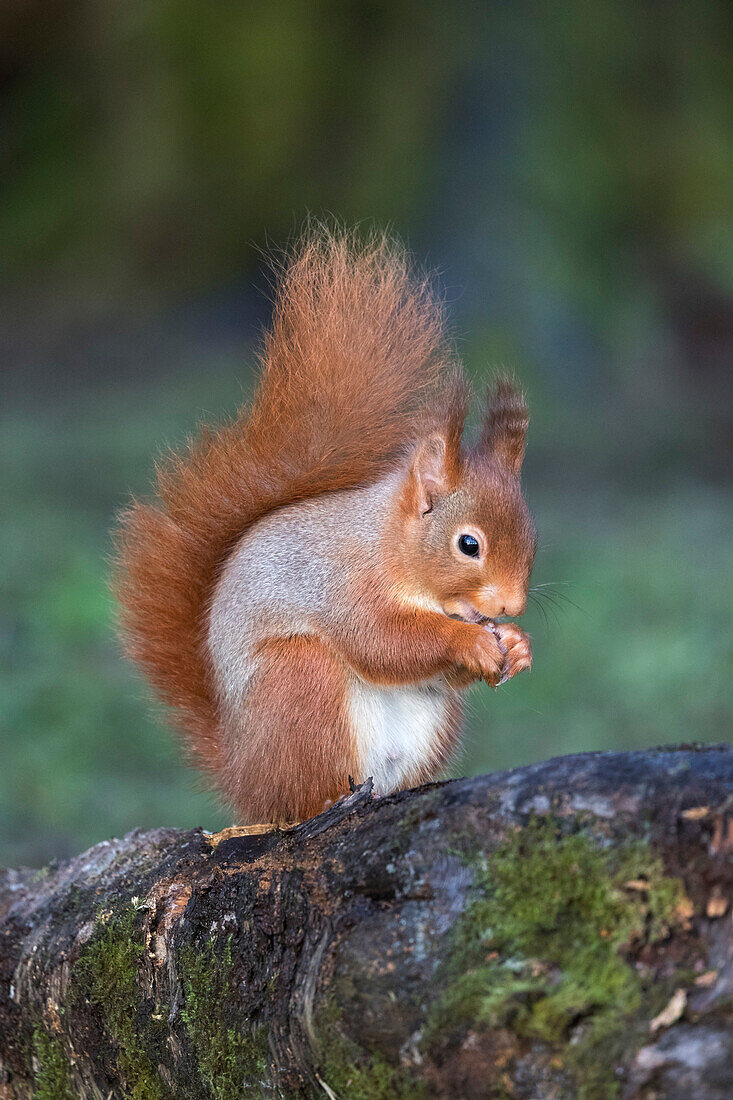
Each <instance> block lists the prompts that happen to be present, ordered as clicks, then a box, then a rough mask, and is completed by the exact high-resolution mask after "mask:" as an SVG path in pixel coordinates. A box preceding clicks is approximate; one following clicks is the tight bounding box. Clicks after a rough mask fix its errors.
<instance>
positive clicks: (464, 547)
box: [458, 535, 478, 558]
mask: <svg viewBox="0 0 733 1100" xmlns="http://www.w3.org/2000/svg"><path fill="white" fill-rule="evenodd" d="M458 549H459V550H460V551H461V553H462V554H466V555H467V556H468V557H469V558H477V557H478V539H475V538H474V537H473V535H460V536H459V538H458Z"/></svg>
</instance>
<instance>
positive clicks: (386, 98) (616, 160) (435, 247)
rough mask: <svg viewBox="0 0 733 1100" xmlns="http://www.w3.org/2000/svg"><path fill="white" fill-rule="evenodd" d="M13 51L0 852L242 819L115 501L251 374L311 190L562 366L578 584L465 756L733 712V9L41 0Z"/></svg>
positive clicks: (568, 576)
mask: <svg viewBox="0 0 733 1100" xmlns="http://www.w3.org/2000/svg"><path fill="white" fill-rule="evenodd" d="M0 78H1V84H0V95H2V112H1V114H0V117H1V119H2V121H1V122H0V129H1V132H2V138H3V140H2V142H1V143H0V160H1V161H2V169H3V171H2V176H1V179H2V185H1V186H2V193H1V202H0V255H2V259H3V262H2V271H1V273H0V280H1V287H0V292H1V295H2V299H1V301H0V347H1V350H2V364H3V403H2V432H1V435H0V448H2V476H1V483H0V493H1V495H2V503H3V520H2V529H1V535H0V538H1V540H2V545H1V550H0V552H1V553H2V560H3V569H2V581H1V582H0V583H1V584H2V589H3V604H2V627H1V631H0V646H1V647H2V650H1V652H2V672H1V679H0V702H1V705H2V733H1V735H0V736H1V737H2V742H1V745H0V751H1V753H2V756H1V762H2V767H0V860H4V861H8V862H29V863H40V862H42V861H45V860H47V859H48V858H49V857H52V856H63V855H66V854H70V853H72V852H75V851H77V850H79V849H80V848H82V847H83V846H85V845H88V844H91V843H93V842H95V841H98V840H101V839H103V838H105V837H107V836H109V835H111V834H119V833H121V832H123V831H125V830H128V829H130V828H132V827H134V826H154V825H161V824H166V825H181V826H187V825H193V824H199V823H201V824H204V825H206V826H207V827H209V828H213V827H216V826H219V825H222V824H224V823H226V822H227V821H228V818H227V815H226V814H224V813H223V812H222V811H221V810H220V809H219V808H217V805H216V802H215V800H214V798H213V797H212V796H210V795H208V794H207V793H206V792H205V791H203V790H202V789H201V787H200V785H199V783H198V779H197V777H196V775H195V773H193V772H192V771H191V770H189V769H188V768H187V767H186V766H185V765H184V764H183V762H182V760H181V755H180V753H179V749H178V746H177V744H176V742H175V739H174V738H173V736H172V735H171V734H170V733H169V732H168V731H167V729H166V725H165V719H164V716H163V715H162V714H161V713H160V711H158V710H156V709H155V708H154V707H151V704H150V700H149V698H148V696H147V694H146V689H145V687H144V685H143V683H142V682H141V680H140V679H139V678H138V677H137V676H136V675H135V673H134V672H133V670H132V669H131V668H129V667H128V666H127V665H126V664H125V663H124V662H123V660H122V658H121V656H120V654H119V652H118V648H117V645H116V642H115V638H114V631H113V607H112V604H111V600H110V597H109V595H108V591H107V574H108V557H109V553H110V541H109V530H110V527H111V525H112V522H113V517H114V514H115V511H116V510H117V509H118V508H119V507H120V506H121V505H123V504H124V502H125V501H126V500H127V499H128V496H129V494H130V493H131V492H136V493H139V492H144V491H145V487H146V486H147V485H148V484H149V481H150V475H151V470H152V462H153V457H154V455H155V454H156V453H158V452H160V451H161V450H162V449H164V448H165V447H166V446H169V445H175V444H177V443H179V442H180V441H181V440H182V439H183V438H184V437H185V436H186V434H187V433H188V432H190V431H192V430H193V429H194V428H195V426H196V424H197V422H199V421H200V420H201V419H202V418H209V417H212V416H213V417H216V416H219V415H222V414H224V413H227V412H231V411H232V410H233V409H234V408H235V407H236V405H237V403H238V402H239V401H240V400H241V399H242V396H243V394H246V393H247V392H248V391H249V389H250V386H251V373H250V371H251V364H252V362H253V355H252V346H253V344H254V343H255V342H256V340H257V339H258V334H259V332H260V331H261V326H262V325H263V324H264V323H266V321H267V314H268V300H267V296H266V294H265V293H263V291H265V290H266V288H267V276H266V265H265V262H264V259H263V249H266V248H267V247H268V245H269V243H270V242H274V243H276V244H278V243H282V242H283V241H284V240H286V239H287V238H288V237H289V236H291V235H292V233H293V231H294V230H295V229H296V228H297V226H298V224H299V223H300V222H301V221H302V219H303V217H304V216H305V214H306V213H307V212H308V211H312V212H315V213H317V214H322V213H324V212H325V213H331V214H335V215H337V216H339V217H341V218H343V219H345V220H346V221H347V222H352V221H367V222H369V221H376V222H377V223H379V224H386V223H388V224H390V225H391V226H392V227H393V228H394V229H395V230H396V231H397V232H398V233H400V234H401V235H402V236H403V237H404V238H405V239H406V240H407V241H408V243H409V244H410V246H411V247H412V248H413V250H414V251H415V252H416V253H417V255H418V256H419V257H420V258H421V259H422V260H424V261H425V262H426V263H428V264H429V265H431V266H434V267H437V268H438V269H439V270H440V272H441V273H442V280H443V284H444V286H445V288H446V293H447V296H448V299H449V302H450V304H451V311H452V315H453V319H454V324H455V331H456V336H457V339H458V342H459V346H460V349H461V351H462V354H463V356H464V358H465V361H466V363H467V365H468V367H469V369H470V371H471V372H472V373H473V374H474V375H475V376H476V377H477V378H480V377H481V376H482V375H486V374H488V372H489V371H490V369H491V368H492V367H496V366H497V365H501V366H504V367H509V368H511V369H513V370H515V371H516V372H517V374H518V375H519V376H520V377H521V378H522V380H523V381H524V383H525V385H526V387H527V389H528V391H529V395H530V400H531V406H532V414H533V422H532V428H531V436H530V444H529V455H528V459H527V463H526V476H525V483H526V488H527V493H528V495H529V498H530V501H531V504H532V506H533V508H534V510H535V513H536V517H537V523H538V528H539V531H540V550H539V554H538V558H537V565H536V570H535V577H534V579H535V581H536V582H537V583H538V584H543V585H544V584H550V585H552V587H549V588H546V589H544V591H546V592H547V593H548V594H549V596H550V597H551V601H552V602H549V601H548V603H547V606H546V612H547V621H545V620H544V618H543V616H542V615H541V614H540V612H539V611H537V610H536V609H532V610H530V611H529V612H528V614H527V616H526V620H525V624H526V626H527V629H529V630H530V631H531V632H532V634H533V636H534V640H535V667H534V669H533V671H532V673H531V674H530V675H524V676H522V677H520V678H518V679H517V680H516V681H513V682H512V683H510V684H508V685H506V686H505V687H503V688H502V689H501V690H500V691H498V692H497V693H496V694H494V693H493V692H490V691H489V690H488V689H486V688H484V689H483V690H479V691H475V692H474V693H473V694H472V696H471V720H470V727H469V732H468V737H467V741H466V752H465V756H464V758H463V759H462V761H461V762H460V764H459V765H458V768H457V771H459V772H479V771H487V770H490V769H494V768H501V767H506V766H509V765H514V764H520V763H523V762H527V761H531V760H536V759H540V758H543V757H547V756H549V755H551V754H555V753H564V752H571V751H576V750H586V749H620V748H633V747H636V746H642V745H650V744H656V743H670V742H675V741H690V740H709V741H721V740H726V739H727V738H728V737H729V730H730V718H731V711H732V710H733V700H732V698H731V671H732V670H733V660H732V657H733V651H732V645H731V610H732V608H733V569H732V568H731V566H732V565H733V562H732V560H731V559H732V558H733V551H732V550H731V493H730V484H729V482H728V480H727V476H726V475H727V470H728V469H729V468H730V462H731V438H732V436H733V433H732V432H731V422H732V420H733V387H732V384H731V369H732V367H733V205H732V196H733V19H732V9H731V6H730V4H729V2H727V0H726V2H716V0H697V2H696V3H695V4H694V5H693V4H690V3H687V2H677V0H659V2H656V3H653V2H652V3H650V2H640V3H635V4H631V3H628V4H627V3H618V2H617V0H614V2H610V0H609V2H606V0H571V2H569V3H564V4H556V5H552V4H545V3H528V2H524V0H513V2H502V3H494V4H486V3H475V4H474V3H465V2H461V0H458V2H457V3H453V4H450V5H448V4H440V3H435V2H431V0H424V2H422V3H419V4H418V3H405V2H399V0H397V2H395V0H389V2H387V0H384V2H382V3H366V2H361V3H357V2H351V0H341V2H339V3H329V2H326V3H312V4H309V5H306V4H302V3H296V2H294V0H268V2H266V3H265V2H259V3H241V2H240V3H234V2H231V0H224V2H221V3H217V4H204V3H203V2H201V0H192V2H189V3H185V4H181V3H178V2H173V0H126V3H124V4H110V3H108V2H107V0H43V3H41V0H26V2H25V3H22V4H21V3H10V4H5V5H3V7H2V11H1V12H0Z"/></svg>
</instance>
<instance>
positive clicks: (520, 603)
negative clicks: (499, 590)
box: [500, 598, 527, 619]
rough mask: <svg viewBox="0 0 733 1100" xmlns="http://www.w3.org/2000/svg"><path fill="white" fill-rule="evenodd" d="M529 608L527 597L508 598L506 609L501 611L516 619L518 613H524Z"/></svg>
mask: <svg viewBox="0 0 733 1100" xmlns="http://www.w3.org/2000/svg"><path fill="white" fill-rule="evenodd" d="M526 610H527V601H526V600H525V599H521V598H520V599H516V600H507V602H506V604H505V605H504V610H503V611H502V612H500V614H502V615H509V617H510V618H512V619H514V618H515V617H516V616H517V615H523V614H524V612H525V611H526Z"/></svg>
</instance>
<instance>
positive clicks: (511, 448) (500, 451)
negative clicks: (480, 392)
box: [479, 378, 529, 474]
mask: <svg viewBox="0 0 733 1100" xmlns="http://www.w3.org/2000/svg"><path fill="white" fill-rule="evenodd" d="M528 427H529V414H528V412H527V403H526V401H525V399H524V394H523V393H522V392H521V390H519V389H518V388H517V387H516V386H515V385H514V383H513V382H510V381H509V380H508V379H507V378H499V379H497V381H496V382H495V383H494V386H493V387H492V388H491V389H490V390H489V391H488V393H487V395H486V417H485V420H484V427H483V431H482V433H481V440H480V442H479V450H480V451H482V452H483V453H484V454H490V455H492V456H493V457H494V458H496V459H497V460H498V461H499V462H500V463H501V464H502V466H505V467H506V468H507V469H508V470H509V471H511V473H513V474H519V471H520V469H521V467H522V459H523V458H524V447H525V443H526V440H527V428H528Z"/></svg>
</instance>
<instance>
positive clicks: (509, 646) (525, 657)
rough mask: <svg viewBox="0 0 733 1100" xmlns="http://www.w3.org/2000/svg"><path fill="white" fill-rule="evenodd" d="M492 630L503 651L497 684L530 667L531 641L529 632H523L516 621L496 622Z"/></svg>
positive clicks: (503, 682)
mask: <svg viewBox="0 0 733 1100" xmlns="http://www.w3.org/2000/svg"><path fill="white" fill-rule="evenodd" d="M492 631H493V634H494V637H495V638H496V640H497V642H498V643H499V645H500V647H501V649H502V651H503V653H504V661H503V665H502V669H501V676H500V678H499V680H498V681H497V686H498V684H505V683H506V682H507V680H511V678H512V676H516V675H517V673H518V672H521V671H522V669H525V668H531V667H532V643H531V641H530V638H529V634H525V632H524V631H523V630H522V629H521V628H520V627H518V626H517V624H516V623H496V624H495V625H494V626H493V627H492Z"/></svg>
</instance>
